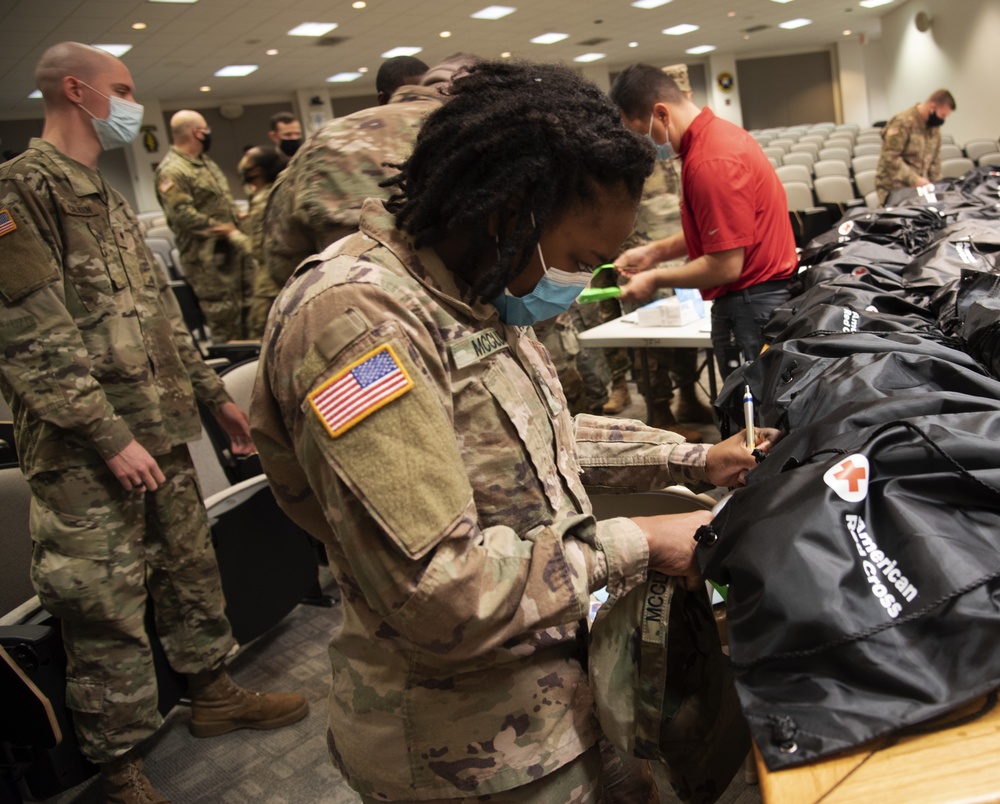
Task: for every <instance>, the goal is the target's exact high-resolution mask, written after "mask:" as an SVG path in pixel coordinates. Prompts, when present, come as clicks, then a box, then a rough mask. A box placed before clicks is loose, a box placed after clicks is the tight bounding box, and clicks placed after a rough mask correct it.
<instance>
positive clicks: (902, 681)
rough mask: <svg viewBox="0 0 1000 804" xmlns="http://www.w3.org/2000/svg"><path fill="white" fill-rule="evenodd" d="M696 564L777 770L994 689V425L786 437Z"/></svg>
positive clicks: (999, 438)
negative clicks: (721, 613) (711, 588)
mask: <svg viewBox="0 0 1000 804" xmlns="http://www.w3.org/2000/svg"><path fill="white" fill-rule="evenodd" d="M709 527H710V528H711V529H712V530H713V531H714V534H711V535H714V537H715V538H714V539H713V538H711V535H709V538H702V539H701V541H700V543H699V547H698V550H697V555H698V558H699V561H700V563H701V567H702V570H703V572H704V574H705V576H706V577H708V578H710V579H712V580H713V581H716V582H718V583H723V584H728V585H729V597H728V603H727V618H728V625H729V644H730V652H731V656H732V660H733V670H734V673H735V679H736V685H737V691H738V693H739V696H740V702H741V705H742V707H743V712H744V715H745V716H746V718H747V720H748V722H749V724H750V729H751V733H752V734H753V736H754V738H755V741H756V744H757V746H758V748H759V749H760V751H761V754H762V755H763V757H764V761H765V763H766V764H767V766H768V767H769V768H770V769H772V770H775V769H779V768H784V767H790V766H794V765H798V764H802V763H805V762H809V761H813V760H816V759H820V758H822V757H826V756H828V755H831V754H834V753H837V752H840V751H844V750H848V749H851V748H854V747H856V746H858V745H860V744H862V743H864V742H867V741H869V740H871V739H873V738H876V737H879V736H882V735H884V734H887V733H889V732H892V731H896V730H898V729H900V728H903V727H906V726H910V725H912V724H914V723H918V722H921V721H924V720H927V719H929V718H933V717H936V716H939V715H941V714H943V713H944V712H947V711H949V710H951V709H953V708H955V707H956V706H958V705H960V704H962V703H964V702H966V701H969V700H972V699H974V698H976V697H977V696H979V695H982V694H984V693H985V692H987V691H989V690H990V689H992V688H994V687H996V686H998V685H1000V412H997V411H981V412H976V413H956V414H952V415H937V416H933V417H929V418H917V419H912V420H908V421H898V422H892V423H889V424H883V425H880V426H876V427H869V428H867V429H865V430H862V431H860V432H858V431H855V432H836V428H835V427H833V426H832V425H826V426H823V425H811V426H806V427H803V428H801V430H799V431H796V432H794V433H792V434H791V435H789V436H787V437H786V438H785V439H784V440H783V441H781V442H780V443H778V444H777V445H776V446H775V448H774V450H773V451H772V453H771V454H770V455H769V456H768V458H767V459H766V460H765V461H764V462H763V463H762V464H761V465H760V466H759V467H758V468H757V469H755V470H754V471H752V472H751V473H750V475H749V477H748V486H747V487H746V488H745V489H741V490H739V491H737V492H736V493H734V494H733V495H732V497H731V498H730V499H729V501H728V502H727V503H726V505H725V507H724V508H723V509H722V511H721V512H720V513H719V514H718V516H717V517H716V519H715V520H714V522H713V523H712V525H711V526H709Z"/></svg>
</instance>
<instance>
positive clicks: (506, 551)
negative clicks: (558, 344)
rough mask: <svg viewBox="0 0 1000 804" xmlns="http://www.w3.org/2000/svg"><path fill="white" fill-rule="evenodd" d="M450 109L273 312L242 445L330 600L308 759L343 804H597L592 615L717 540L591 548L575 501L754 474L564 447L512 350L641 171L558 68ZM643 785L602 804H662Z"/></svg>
mask: <svg viewBox="0 0 1000 804" xmlns="http://www.w3.org/2000/svg"><path fill="white" fill-rule="evenodd" d="M449 95H450V97H449V100H448V102H447V103H446V104H444V105H443V106H442V107H441V108H440V109H439V110H436V111H435V112H434V113H433V114H432V115H431V116H430V117H429V118H428V119H427V121H426V123H425V124H424V126H423V128H422V129H421V132H420V134H419V136H418V138H417V141H416V144H415V146H414V150H413V153H412V155H411V157H410V159H409V160H408V161H407V162H406V163H405V164H403V165H402V166H400V172H399V174H398V176H396V177H395V178H393V179H392V180H391V181H390V184H391V186H392V187H393V188H394V190H395V195H394V196H393V197H392V199H391V200H390V201H389V202H382V201H376V200H373V199H369V200H368V201H367V202H366V204H365V206H364V208H363V211H362V214H361V223H360V232H359V233H358V234H357V235H352V236H350V237H347V238H345V239H343V240H341V241H339V242H337V243H334V244H333V245H331V246H330V247H329V248H327V249H326V251H324V252H323V253H322V254H320V255H318V256H317V257H316V258H315V259H313V260H312V261H307V262H306V263H303V265H301V266H300V267H299V269H298V270H297V271H296V274H295V276H293V278H292V279H291V280H290V282H289V283H288V285H286V287H285V289H284V291H283V292H282V295H281V296H280V297H279V299H278V301H277V303H276V307H275V310H274V312H273V313H272V315H271V317H270V320H269V325H268V329H267V331H266V332H265V334H264V339H263V349H262V353H261V363H262V365H261V370H260V373H259V375H258V379H257V386H256V388H255V391H254V402H253V407H252V414H251V420H252V426H253V434H254V441H255V443H256V444H257V445H258V447H259V449H260V452H261V458H262V460H263V463H264V466H265V469H266V470H267V473H268V476H269V478H270V481H271V484H272V487H273V488H274V491H275V494H276V496H277V498H278V500H279V502H280V503H281V505H282V507H283V508H284V509H285V510H286V511H287V512H288V514H289V515H290V516H291V517H292V518H293V519H294V520H295V521H296V522H298V523H299V524H301V525H302V526H303V527H304V528H306V529H307V530H308V531H309V532H310V533H312V534H313V535H314V536H316V537H317V538H319V539H321V540H323V541H324V542H325V543H326V545H327V549H328V552H329V555H330V562H331V566H332V567H333V568H334V570H335V572H336V574H337V580H338V582H339V583H340V587H341V589H342V590H343V605H344V621H343V625H342V626H341V627H340V628H339V629H338V630H337V631H336V633H335V634H334V636H333V639H332V641H331V645H330V657H331V662H332V665H333V684H332V690H331V697H330V720H329V731H328V744H329V748H330V753H331V755H332V757H333V759H334V761H335V763H336V764H337V765H338V767H339V768H340V770H341V772H342V773H343V774H344V777H345V778H346V779H347V781H348V783H349V784H350V785H351V786H352V787H353V788H354V789H355V790H357V791H358V792H359V793H360V794H361V798H362V800H363V801H365V802H375V801H418V800H419V801H492V802H519V804H521V803H523V802H529V803H530V802H546V804H551V803H555V804H561V802H598V801H602V800H605V799H602V795H604V792H603V791H602V788H603V786H604V779H603V777H604V776H605V773H606V771H605V770H604V769H603V767H602V751H601V748H600V747H599V745H600V744H599V740H600V739H601V733H600V726H599V725H598V723H597V720H596V717H595V714H594V706H593V699H592V695H591V691H590V687H589V686H588V681H587V673H586V664H585V660H584V658H583V655H582V646H583V644H584V643H585V641H586V626H585V624H582V623H581V620H583V619H584V618H585V617H586V614H587V612H588V609H589V595H590V593H591V591H593V590H596V589H599V588H601V587H603V586H607V587H608V588H609V589H614V590H616V591H618V592H619V593H621V592H623V591H624V590H626V589H629V588H631V587H632V586H634V585H636V584H637V583H638V582H639V581H640V580H641V579H642V578H643V577H644V575H645V573H646V571H647V569H649V568H656V569H659V570H661V571H663V572H665V573H668V574H672V575H682V576H683V575H690V576H694V575H696V574H697V572H696V569H695V568H694V566H693V548H694V541H693V539H692V536H693V534H694V532H695V530H696V529H697V528H698V527H699V526H700V525H701V524H704V523H705V522H707V521H708V520H709V519H710V515H709V514H707V513H704V512H699V513H692V514H684V515H677V516H659V517H648V518H638V517H637V518H634V519H626V518H619V519H610V520H605V521H602V522H595V520H594V517H593V516H592V515H591V506H590V501H589V499H588V497H587V492H586V491H585V490H584V484H592V485H595V486H603V487H610V488H620V489H632V490H635V489H653V488H662V487H664V486H667V485H670V484H672V483H677V482H689V483H692V484H703V483H705V482H706V481H708V482H711V483H716V484H724V485H725V484H736V483H737V482H739V480H740V478H741V476H742V474H744V473H745V472H746V470H747V469H749V468H750V467H752V466H753V465H754V460H753V458H752V457H751V456H750V453H749V451H748V450H747V449H746V447H745V446H744V444H743V441H742V436H738V437H736V438H738V439H740V440H739V441H738V443H737V441H736V440H735V439H733V440H730V441H728V442H723V444H722V445H717V446H716V447H714V448H712V449H711V450H709V449H708V448H707V447H705V446H703V445H688V444H684V443H679V442H680V438H679V436H677V435H676V434H673V433H669V432H665V431H659V430H654V429H652V428H649V427H646V426H645V425H643V424H642V423H641V422H636V421H628V420H622V419H608V418H604V417H600V416H590V415H580V416H577V417H576V418H575V419H571V418H570V416H569V414H568V412H567V410H566V404H565V399H564V397H563V393H562V390H561V388H560V387H559V383H558V380H557V378H556V372H555V369H554V368H553V366H552V364H551V361H550V360H549V359H548V356H547V353H546V352H545V350H544V348H543V347H541V346H540V345H539V344H538V342H537V341H536V340H535V339H534V337H533V334H532V331H531V328H530V326H529V325H530V324H531V323H532V322H534V321H536V320H540V319H542V318H545V317H550V316H552V315H556V314H557V313H558V312H560V311H561V310H564V309H566V308H567V307H568V306H569V304H570V303H571V302H572V300H573V299H574V298H575V297H576V295H577V294H578V293H579V292H580V290H582V288H583V286H584V285H585V284H586V282H587V279H588V277H589V275H590V273H591V269H592V267H593V266H594V265H595V264H599V263H604V262H607V261H608V260H609V259H610V258H611V257H612V256H613V255H614V254H616V253H617V251H618V248H619V246H620V245H621V243H622V241H624V240H625V238H626V237H627V236H628V234H629V233H630V232H631V230H632V226H633V223H634V220H635V214H636V209H637V205H638V201H639V197H640V193H641V190H642V185H643V181H644V179H645V178H646V176H647V174H648V173H649V172H650V170H651V169H652V166H653V157H654V152H653V148H652V146H651V145H649V143H648V142H646V141H644V139H643V138H641V137H639V136H636V135H635V134H632V133H631V132H629V131H627V130H626V129H625V128H624V127H623V125H622V123H621V119H620V115H619V113H618V110H617V109H616V107H615V106H614V105H613V104H612V103H611V102H610V101H609V100H608V99H607V98H606V97H605V96H604V94H603V93H602V92H601V91H600V90H599V89H597V87H595V86H594V85H592V84H591V83H589V82H587V81H586V80H584V79H582V78H580V76H579V75H577V74H576V73H575V72H574V71H572V70H570V69H568V68H565V67H560V66H554V65H538V64H527V63H517V62H508V61H503V62H487V63H482V64H479V65H477V66H475V67H473V68H472V69H471V70H470V71H469V73H468V74H467V75H465V76H463V77H461V78H458V79H456V80H455V82H454V83H453V85H452V87H451V88H450V90H449ZM758 440H759V441H763V442H764V443H765V448H766V438H765V437H764V436H763V434H762V435H760V436H759V439H758ZM606 756H609V757H613V756H614V752H613V751H609V752H607V753H606ZM635 767H637V763H636V764H635V765H633V769H634V768H635ZM619 769H620V768H619ZM644 770H645V771H646V775H645V776H644V777H639V776H636V775H635V774H632V773H629V772H628V769H626V773H624V774H620V775H624V776H625V778H624V780H623V782H622V784H620V785H618V786H617V790H618V791H619V795H620V798H619V799H618V800H621V801H629V802H645V801H649V800H652V801H655V800H657V798H656V793H655V785H652V784H651V779H650V777H649V776H648V769H644ZM637 780H638V781H637ZM643 785H645V786H643ZM626 788H627V789H626ZM608 792H609V793H610V792H611V791H608ZM612 800H613V799H612Z"/></svg>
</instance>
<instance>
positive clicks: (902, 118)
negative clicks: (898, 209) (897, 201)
mask: <svg viewBox="0 0 1000 804" xmlns="http://www.w3.org/2000/svg"><path fill="white" fill-rule="evenodd" d="M921 176H923V177H924V178H925V179H927V180H928V181H931V182H935V181H937V180H938V179H940V178H941V129H940V128H936V127H933V126H928V125H927V124H926V123H925V122H924V119H923V118H922V117H921V116H920V110H919V109H918V108H917V107H916V106H914V107H913V108H912V109H907V110H906V111H905V112H900V113H899V114H897V115H896V116H895V117H894V118H892V120H890V121H889V122H888V123H887V124H886V127H885V128H884V129H882V152H881V154H880V155H879V159H878V167H877V168H876V172H875V189H876V190H878V198H879V203H880V204H881V203H883V202H884V201H885V199H886V197H887V196H888V195H889V193H891V192H892V191H893V190H898V189H899V188H900V187H913V186H914V182H915V181H916V180H917V179H918V178H919V177H921Z"/></svg>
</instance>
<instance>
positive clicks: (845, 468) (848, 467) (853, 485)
mask: <svg viewBox="0 0 1000 804" xmlns="http://www.w3.org/2000/svg"><path fill="white" fill-rule="evenodd" d="M867 475H868V472H867V471H866V470H865V467H863V466H855V465H854V461H852V460H851V459H850V458H848V459H847V460H846V461H844V462H843V463H842V464H840V471H839V472H837V473H835V474H834V477H835V478H837V480H843V481H846V483H847V486H848V488H849V489H850V490H851V491H857V490H858V489H860V488H861V481H862V480H865V479H867Z"/></svg>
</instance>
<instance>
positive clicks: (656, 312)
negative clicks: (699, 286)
mask: <svg viewBox="0 0 1000 804" xmlns="http://www.w3.org/2000/svg"><path fill="white" fill-rule="evenodd" d="M635 312H636V323H637V324H638V325H639V326H640V327H683V326H685V325H686V324H693V323H694V322H695V321H697V320H698V319H700V318H704V317H705V302H704V301H703V300H702V298H701V294H700V293H699V292H698V291H697V290H694V289H689V288H675V290H674V295H673V296H670V297H669V298H666V299H657V300H656V301H654V302H651V303H649V304H647V305H645V306H644V307H640V308H639V309H638V310H636V311H635Z"/></svg>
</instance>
